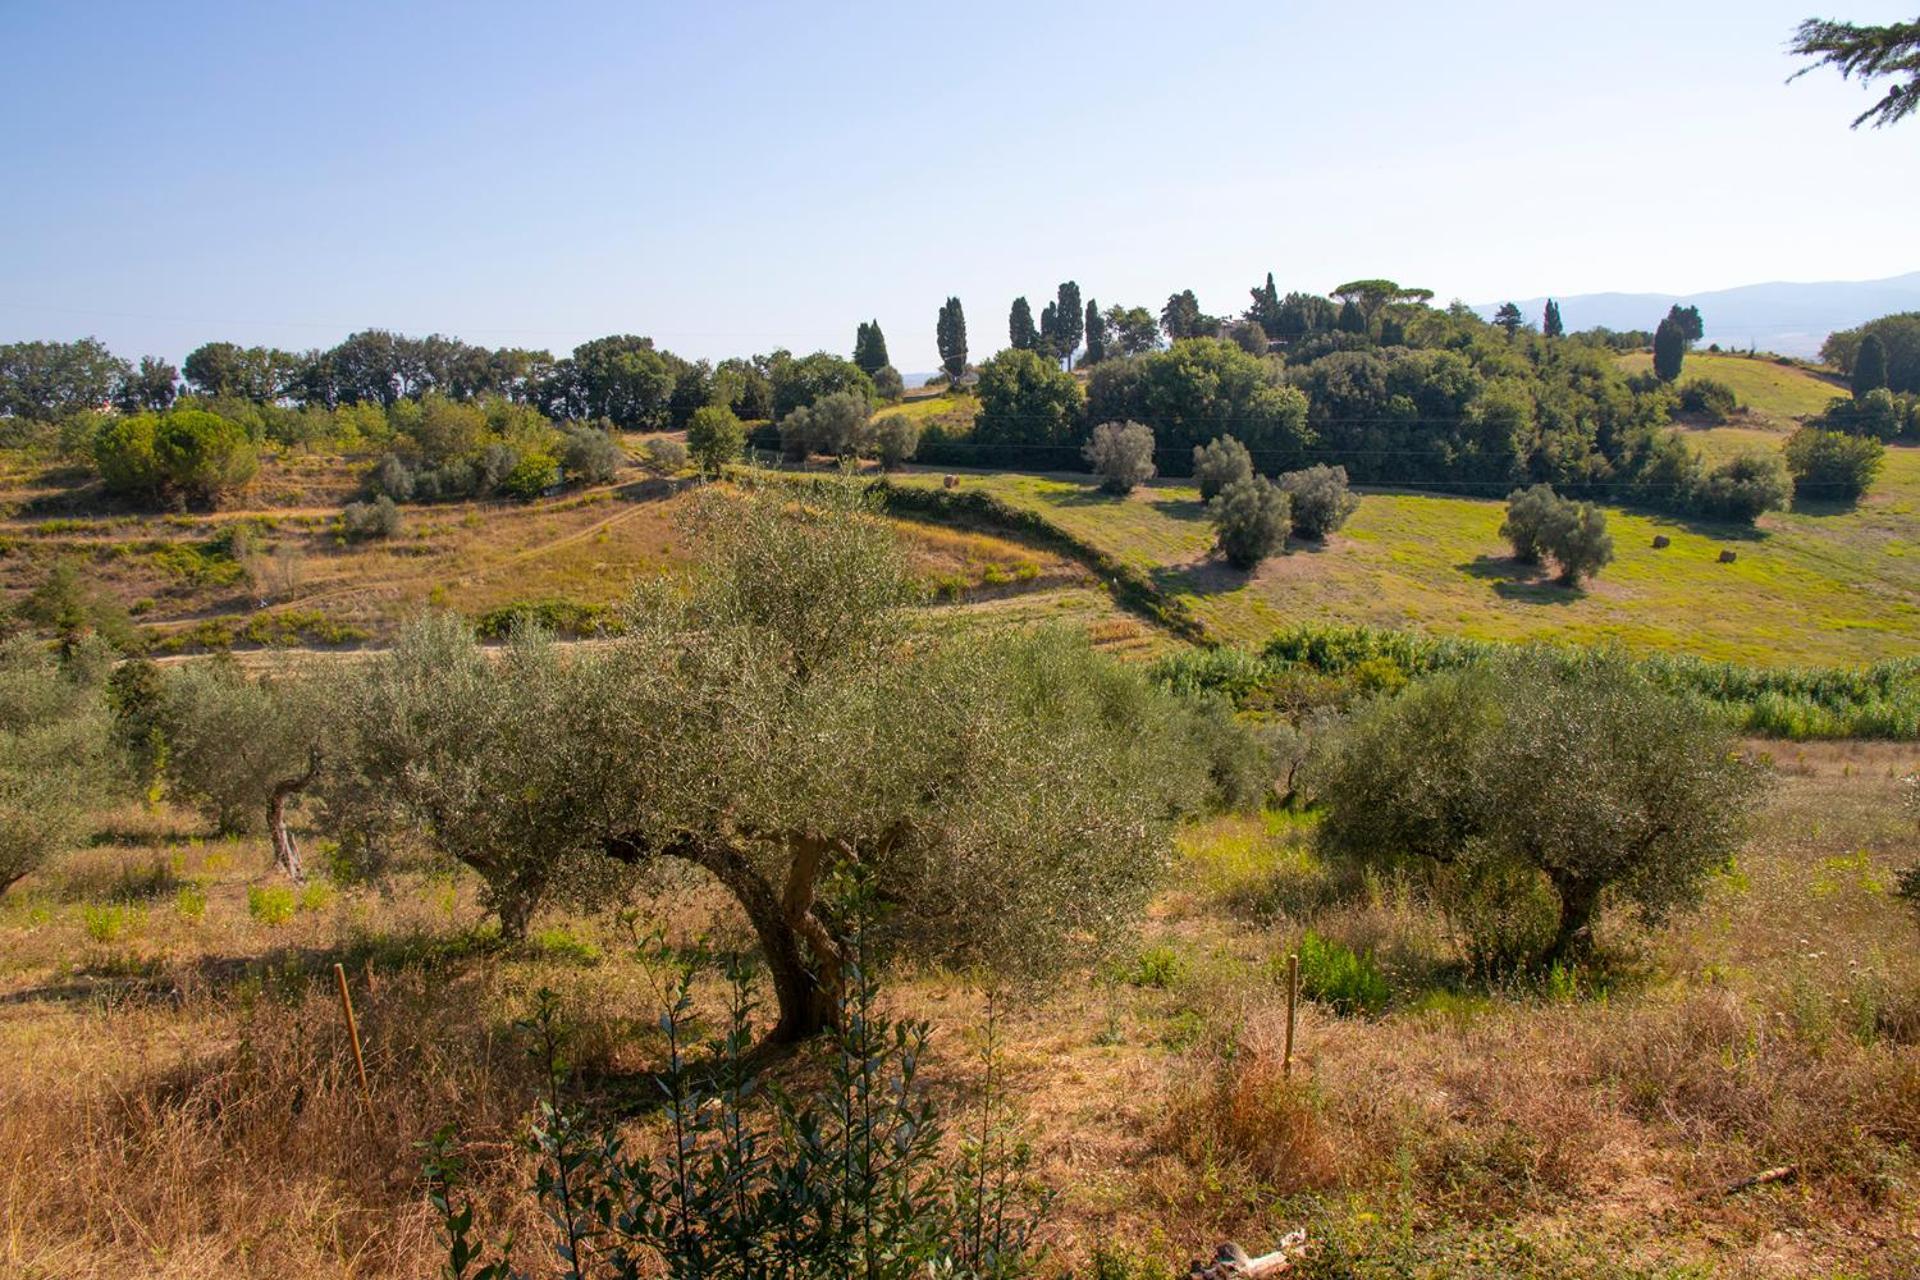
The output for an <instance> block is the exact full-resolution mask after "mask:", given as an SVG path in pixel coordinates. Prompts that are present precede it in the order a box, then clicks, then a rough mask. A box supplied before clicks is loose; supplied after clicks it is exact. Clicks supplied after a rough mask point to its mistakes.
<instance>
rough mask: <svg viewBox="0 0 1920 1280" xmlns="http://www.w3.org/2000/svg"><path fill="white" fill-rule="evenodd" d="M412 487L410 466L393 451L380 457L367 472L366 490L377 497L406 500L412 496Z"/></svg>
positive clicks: (412, 480)
mask: <svg viewBox="0 0 1920 1280" xmlns="http://www.w3.org/2000/svg"><path fill="white" fill-rule="evenodd" d="M414 488H415V486H414V478H413V470H412V468H410V467H408V466H407V464H406V463H405V462H404V461H402V460H401V458H400V455H398V454H395V453H389V454H387V455H386V456H385V457H383V458H381V459H380V461H378V462H376V463H374V464H373V470H372V471H369V472H368V473H367V492H369V493H371V494H372V495H373V496H375V497H377V498H390V499H392V500H393V501H395V502H407V501H410V500H411V499H412V498H413V494H414Z"/></svg>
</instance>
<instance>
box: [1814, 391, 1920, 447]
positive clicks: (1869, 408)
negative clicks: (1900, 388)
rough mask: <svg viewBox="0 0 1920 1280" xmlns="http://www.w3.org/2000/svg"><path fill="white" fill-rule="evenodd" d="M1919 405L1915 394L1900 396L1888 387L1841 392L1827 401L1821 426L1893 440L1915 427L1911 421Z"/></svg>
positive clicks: (1821, 416)
mask: <svg viewBox="0 0 1920 1280" xmlns="http://www.w3.org/2000/svg"><path fill="white" fill-rule="evenodd" d="M1916 408H1920V405H1916V403H1915V400H1914V397H1912V396H1896V395H1895V394H1894V393H1893V392H1891V391H1889V390H1887V389H1886V388H1885V387H1879V388H1876V389H1875V390H1872V391H1868V392H1866V393H1865V394H1863V395H1860V396H1857V397H1853V396H1840V397H1837V398H1836V399H1834V400H1831V401H1829V402H1828V403H1827V411H1826V412H1825V413H1823V414H1822V415H1820V418H1819V423H1820V425H1821V426H1823V427H1826V428H1828V429H1829V430H1832V431H1844V432H1846V433H1847V434H1849V435H1856V436H1872V437H1873V438H1874V439H1876V440H1893V439H1895V438H1897V437H1899V436H1901V435H1904V434H1907V433H1909V432H1910V431H1911V429H1912V428H1911V425H1910V424H1911V422H1912V418H1913V414H1914V412H1915V410H1916Z"/></svg>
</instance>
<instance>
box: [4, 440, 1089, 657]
mask: <svg viewBox="0 0 1920 1280" xmlns="http://www.w3.org/2000/svg"><path fill="white" fill-rule="evenodd" d="M6 456H7V458H8V461H9V465H8V466H7V467H6V469H5V470H4V471H0V505H4V508H5V509H8V510H11V511H12V512H13V513H14V514H12V515H10V516H6V517H0V605H11V604H13V603H16V602H18V601H19V600H21V599H23V598H25V596H26V595H27V594H28V593H29V592H31V591H32V590H33V589H34V588H35V587H37V586H38V585H39V584H40V583H41V582H43V581H45V579H46V578H47V575H48V574H49V573H50V572H51V571H52V570H53V568H54V566H55V565H56V564H59V563H61V562H63V561H64V562H68V563H71V564H73V565H74V566H76V567H77V568H79V569H80V570H81V572H82V575H83V577H84V579H85V581H86V584H87V586H88V588H89V590H90V591H92V592H95V593H97V594H98V595H99V596H101V597H103V598H104V599H106V600H108V601H111V602H112V603H114V604H117V605H119V606H121V607H123V608H125V609H126V610H127V611H128V612H129V613H130V614H131V615H132V618H133V620H134V622H135V623H137V624H138V625H139V626H140V627H142V628H143V629H144V630H145V631H146V632H147V635H148V639H149V641H150V643H151V645H152V646H153V647H154V648H155V650H156V651H158V652H160V653H168V652H190V651H197V650H203V649H210V648H211V649H224V648H227V647H230V646H232V647H240V648H247V647H259V646H263V645H264V646H269V647H289V646H299V647H313V646H321V647H331V646H340V645H358V644H363V643H379V642H381V641H384V640H385V639H387V638H389V637H390V636H391V635H392V634H393V632H394V630H395V628H396V627H398V626H399V625H400V624H401V623H402V622H403V621H405V620H406V619H407V618H409V617H411V616H413V615H414V614H416V613H418V612H419V611H420V610H422V609H424V608H427V607H437V608H447V609H452V610H455V611H457V612H460V613H463V614H465V615H467V616H468V617H470V618H474V619H481V620H484V619H487V618H488V617H489V616H490V615H491V616H494V617H498V616H500V615H501V614H502V613H503V612H505V611H511V610H515V609H522V608H530V607H540V606H552V605H555V604H558V605H559V606H560V608H559V610H558V611H555V610H552V609H551V608H549V609H548V610H547V615H546V616H548V618H549V620H550V621H555V622H558V623H560V624H561V625H562V626H564V627H571V628H576V629H586V628H591V626H592V625H593V624H594V623H595V621H596V620H597V619H598V618H599V617H600V616H601V615H602V614H603V613H604V611H606V610H607V609H608V608H609V607H610V606H613V605H615V604H617V603H618V602H619V601H621V600H622V599H624V598H625V596H626V595H627V593H628V591H629V589H630V587H631V585H632V583H633V581H634V580H635V579H636V578H637V577H640V576H643V575H646V574H649V573H654V572H658V571H661V570H670V569H672V568H674V567H676V566H678V565H680V564H681V563H683V561H684V559H685V555H686V548H685V544H684V540H683V537H682V530H681V529H680V527H679V519H680V516H681V514H682V510H683V508H684V506H685V500H686V497H687V495H688V493H689V492H690V491H691V489H690V485H691V482H690V481H686V480H676V479H672V478H660V477H656V476H651V475H649V474H648V473H646V472H644V471H642V470H641V469H640V468H639V467H637V466H629V467H627V468H626V469H625V470H624V471H623V472H622V474H621V475H620V476H619V477H618V478H617V479H616V482H615V483H613V484H610V485H605V486H598V487H594V488H590V489H586V490H583V491H577V492H571V493H564V494H561V495H558V496H554V497H549V498H542V499H539V500H536V501H533V502H509V501H497V500H484V501H483V500H471V501H461V502H442V503H434V504H419V505H411V506H408V507H407V508H405V510H404V513H403V517H402V524H401V528H400V531H399V532H398V533H397V534H396V535H394V536H393V537H391V538H387V539H377V540H369V541H364V542H351V541H348V540H347V539H345V538H344V537H342V536H341V533H340V526H339V519H338V516H339V504H340V503H342V502H345V501H348V500H349V499H351V498H352V497H353V496H354V494H355V491H356V489H357V486H358V475H359V472H360V470H362V469H363V468H364V466H365V464H364V462H351V461H349V460H345V459H340V458H319V457H308V456H304V455H300V454H282V455H279V456H277V457H275V458H273V459H270V460H269V461H268V462H267V464H266V465H265V467H264V468H263V470H262V474H261V477H260V479H259V480H258V482H256V484H255V485H254V486H253V487H252V489H251V490H250V491H249V493H248V494H247V495H246V497H245V499H244V501H245V504H246V505H244V506H241V507H237V508H234V509H230V510H224V511H220V512H217V513H213V514H179V513H170V514H161V513H154V512H141V511H134V510H121V511H114V510H113V509H112V507H111V504H105V505H103V504H102V503H101V501H100V499H99V497H98V495H93V496H92V497H91V498H89V497H88V496H87V495H86V494H85V493H84V492H83V493H82V494H79V495H75V494H73V493H72V492H71V491H70V490H68V489H66V488H63V487H62V482H63V481H64V480H65V479H66V477H64V476H61V475H58V474H55V475H52V476H49V475H48V473H47V472H46V471H45V470H44V469H43V468H41V467H37V466H34V465H31V464H30V462H29V461H28V460H26V459H23V458H22V457H21V455H19V454H17V453H16V454H12V455H6ZM49 508H71V509H74V510H90V511H91V512H92V514H87V515H44V516H42V515H34V514H22V512H36V511H40V510H46V509H49ZM898 527H899V529H900V532H901V536H902V537H903V539H905V541H906V543H907V545H908V549H909V553H910V557H911V561H912V564H913V566H914V569H915V571H916V573H917V574H918V575H919V577H920V578H921V580H922V582H923V583H924V584H925V585H926V587H927V588H928V590H929V591H930V592H931V593H932V594H933V595H934V596H935V597H936V598H937V599H939V600H941V601H943V602H947V603H951V602H954V601H959V600H976V601H981V600H993V599H1000V598H1002V597H1006V596H1009V595H1016V594H1024V593H1027V592H1033V591H1052V590H1057V589H1062V588H1071V587H1075V586H1077V585H1079V584H1083V583H1084V582H1085V581H1086V580H1087V576H1088V575H1087V574H1086V571H1085V570H1084V569H1083V568H1081V567H1080V566H1079V565H1078V564H1076V563H1074V562H1073V561H1072V560H1070V559H1067V558H1064V557H1062V556H1060V555H1058V554H1055V553H1052V552H1048V551H1044V550H1039V549H1036V548H1032V547H1028V546H1025V545H1022V544H1019V543H1016V542H1012V541H1009V540H1008V539H1006V538H1003V537H999V536H996V535H994V534H992V533H987V532H979V531H966V530H956V529H943V528H937V527H934V526H930V525H926V524H909V523H902V524H900V525H899V526H898ZM1092 598H1093V599H1094V600H1102V599H1103V597H1101V596H1099V595H1094V596H1093V597H1092ZM1076 599H1077V597H1076ZM1085 605H1086V601H1084V600H1081V601H1080V604H1079V606H1078V607H1076V608H1075V609H1073V610H1071V611H1072V612H1075V613H1076V615H1078V614H1083V613H1085V607H1084V606H1085Z"/></svg>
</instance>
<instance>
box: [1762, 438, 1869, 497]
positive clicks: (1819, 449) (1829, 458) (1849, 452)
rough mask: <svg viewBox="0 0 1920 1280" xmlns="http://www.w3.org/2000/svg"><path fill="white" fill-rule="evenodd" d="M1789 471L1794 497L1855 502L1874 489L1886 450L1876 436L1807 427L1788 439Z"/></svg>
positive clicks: (1786, 453)
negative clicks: (1791, 475) (1870, 489)
mask: <svg viewBox="0 0 1920 1280" xmlns="http://www.w3.org/2000/svg"><path fill="white" fill-rule="evenodd" d="M1785 455H1786V459H1787V470H1789V471H1791V472H1792V473H1793V496H1794V497H1796V498H1800V499H1808V500H1812V501H1824V502H1856V501H1858V500H1859V499H1860V498H1861V497H1863V496H1865V494H1866V492H1867V490H1868V489H1869V488H1870V487H1872V485H1873V481H1874V477H1875V476H1877V475H1879V474H1880V467H1881V464H1882V463H1883V462H1885V461H1886V456H1887V447H1886V446H1885V445H1883V444H1881V443H1880V441H1879V440H1878V439H1876V438H1875V437H1873V436H1856V435H1848V434H1846V433H1845V432H1841V431H1822V430H1820V429H1819V428H1818V427H1814V426H1805V427H1801V428H1800V429H1799V430H1798V431H1796V432H1794V433H1793V434H1792V435H1791V436H1789V437H1788V438H1787V445H1786V450H1785Z"/></svg>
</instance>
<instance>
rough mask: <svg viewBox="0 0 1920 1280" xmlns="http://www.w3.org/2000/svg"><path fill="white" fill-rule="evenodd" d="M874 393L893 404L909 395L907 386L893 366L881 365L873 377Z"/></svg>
mask: <svg viewBox="0 0 1920 1280" xmlns="http://www.w3.org/2000/svg"><path fill="white" fill-rule="evenodd" d="M873 393H874V394H875V395H877V396H879V397H880V399H882V400H884V401H886V402H887V403H889V404H891V403H893V402H894V401H895V400H898V399H899V398H900V397H901V396H903V395H905V394H906V393H907V384H906V382H905V381H903V380H902V379H901V377H900V371H899V370H898V369H896V368H894V367H893V366H892V365H890V364H887V365H881V366H880V368H879V369H878V370H877V371H875V373H874V375H873Z"/></svg>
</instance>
